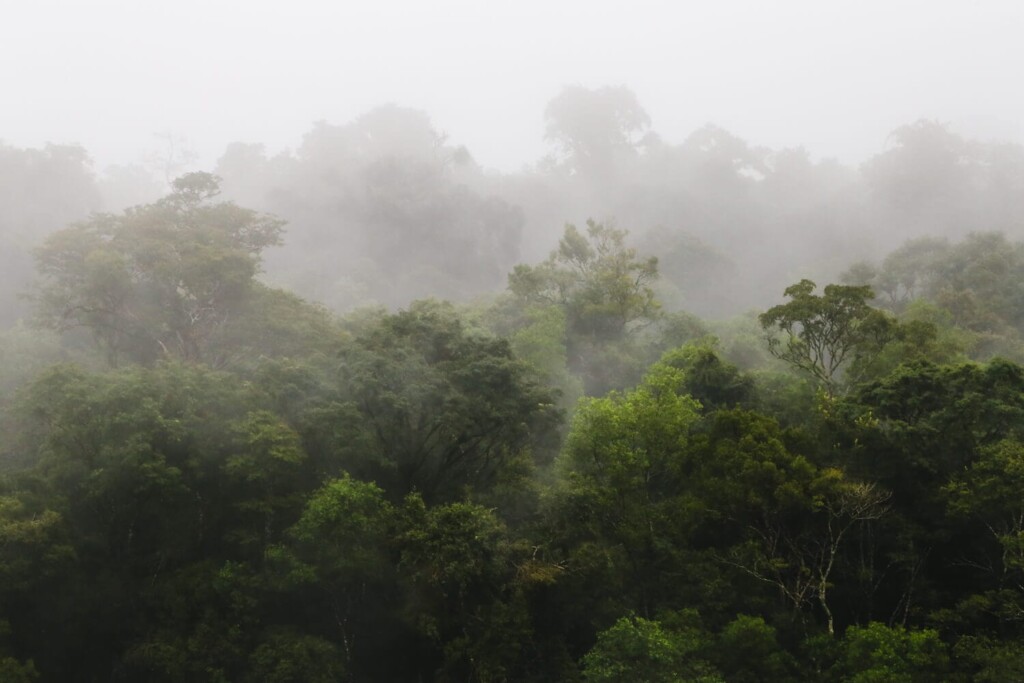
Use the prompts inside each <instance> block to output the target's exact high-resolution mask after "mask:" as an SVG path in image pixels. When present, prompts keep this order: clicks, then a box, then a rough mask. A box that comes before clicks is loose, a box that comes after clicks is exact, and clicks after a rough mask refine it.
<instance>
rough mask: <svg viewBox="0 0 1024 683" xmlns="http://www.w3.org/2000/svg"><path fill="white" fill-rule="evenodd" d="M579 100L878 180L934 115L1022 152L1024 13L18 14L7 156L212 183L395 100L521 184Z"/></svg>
mask: <svg viewBox="0 0 1024 683" xmlns="http://www.w3.org/2000/svg"><path fill="white" fill-rule="evenodd" d="M565 84H582V85H585V86H590V87H596V86H602V85H626V86H628V87H630V88H632V89H633V90H634V91H635V92H636V93H637V96H638V97H639V99H640V102H641V103H642V104H643V106H644V107H645V108H646V109H647V111H648V113H649V114H650V115H651V118H652V120H653V129H654V130H655V131H657V132H658V133H660V134H661V135H662V137H663V138H665V139H666V140H668V141H669V142H681V141H682V140H683V139H684V138H685V137H686V136H687V135H688V134H689V133H690V132H692V131H693V130H694V129H696V128H697V127H699V126H701V125H703V124H704V123H708V122H713V123H715V124H717V125H720V126H722V127H724V128H727V129H729V130H730V131H732V132H733V133H735V134H737V135H739V136H740V137H742V138H744V139H746V140H747V141H748V142H750V143H752V144H757V145H767V146H771V147H787V146H799V145H802V146H804V147H806V148H807V149H808V150H809V151H811V153H812V154H813V156H815V157H816V158H821V157H830V156H834V157H838V158H840V159H841V160H842V161H844V162H848V163H856V162H859V161H861V160H862V159H864V158H865V157H867V156H869V155H871V154H874V153H876V152H878V151H880V150H881V149H882V147H883V146H884V144H885V138H886V135H887V134H888V133H889V132H890V131H891V130H892V129H893V128H894V127H896V126H898V125H901V124H904V123H910V122H912V121H914V120H916V119H918V118H922V117H923V118H932V119H938V120H940V121H944V122H947V123H950V124H952V125H953V127H954V129H956V130H958V131H961V132H964V133H967V134H969V135H972V136H978V137H983V138H992V137H995V138H1003V139H1013V140H1016V141H1018V142H1021V141H1024V87H1022V86H1024V2H1019V1H1017V0H1005V1H1000V2H997V1H994V0H993V1H988V2H985V1H982V0H962V1H958V2H950V1H946V0H942V1H939V0H932V1H931V2H928V1H910V0H872V1H868V0H855V1H849V0H807V1H805V0H799V1H797V0H772V1H768V0H762V1H757V0H750V1H739V0H728V1H723V0H700V1H692V0H691V1H682V0H676V1H674V2H672V1H668V0H666V1H664V2H648V1H638V0H632V1H631V2H628V3H627V2H602V1H597V0H565V1H559V0H546V1H536V0H511V1H508V2H498V1H495V0H491V1H488V0H466V1H462V0H436V1H427V0H423V1H421V2H413V1H409V2H397V1H394V0H392V1H386V0H372V1H369V2H359V3H356V2H349V1H345V0H335V1H333V2H329V1H326V0H325V1H314V0H279V1H274V2H268V1H264V0H250V1H248V2H241V1H238V2H228V1H225V0H219V1H218V0H164V1H161V2H154V1H152V0H0V140H2V141H4V142H6V143H7V144H12V145H16V146H33V147H34V146H40V145H42V144H44V143H46V142H48V141H50V142H58V143H64V142H77V143H80V144H82V145H84V146H85V147H86V148H87V149H88V150H89V152H90V153H91V154H92V156H93V157H94V158H95V159H96V165H97V167H98V168H102V167H104V166H105V165H107V164H109V163H128V162H133V161H140V160H141V159H142V157H143V155H144V153H145V152H146V151H151V150H155V149H159V148H160V147H161V143H160V142H159V141H158V140H157V139H156V138H155V137H154V133H157V132H170V133H172V134H174V135H176V136H182V137H184V138H186V139H187V140H188V142H189V144H190V146H191V147H192V148H194V149H195V150H196V151H197V152H199V153H200V155H201V157H200V158H201V162H202V165H203V166H205V167H209V166H211V165H212V164H213V162H214V161H215V159H216V158H217V157H219V156H220V154H221V153H222V152H223V150H224V147H225V146H226V145H227V144H228V143H229V142H233V141H243V142H262V143H265V144H266V145H267V147H268V149H269V150H270V151H271V152H273V151H277V150H280V149H284V148H289V147H292V148H293V147H295V146H296V145H297V144H298V143H299V142H300V140H301V137H302V135H303V133H305V132H306V131H308V130H309V128H310V127H311V125H312V123H313V122H314V121H317V120H326V121H329V122H331V123H345V122H348V121H350V120H351V119H353V118H354V117H356V116H358V115H359V114H361V113H363V112H365V111H367V110H369V109H370V108H372V107H374V106H376V105H379V104H383V103H386V102H394V103H397V104H400V105H404V106H410V107H414V108H418V109H423V110H425V111H427V112H428V113H429V114H430V115H431V117H432V118H433V120H434V123H435V125H436V126H437V127H438V128H439V129H441V130H443V131H444V132H446V133H447V134H448V135H449V138H450V140H451V141H452V142H455V143H458V144H465V145H467V147H468V148H469V150H470V152H471V153H472V154H473V155H474V157H475V158H476V159H477V160H478V161H479V162H480V163H482V164H483V165H485V166H487V167H491V168H497V169H501V170H516V169H518V168H520V167H521V166H522V165H524V164H528V163H532V162H534V161H536V160H537V159H538V158H539V157H540V156H541V155H542V154H543V153H544V152H545V150H546V146H545V144H544V141H543V109H544V106H545V104H546V103H547V101H548V100H549V99H551V98H552V97H554V96H555V95H556V94H557V93H558V92H559V90H560V89H561V87H562V86H563V85H565Z"/></svg>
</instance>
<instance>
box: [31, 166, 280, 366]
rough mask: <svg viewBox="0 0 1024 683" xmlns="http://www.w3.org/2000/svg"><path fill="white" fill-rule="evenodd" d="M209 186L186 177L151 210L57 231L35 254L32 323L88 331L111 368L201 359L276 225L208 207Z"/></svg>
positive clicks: (251, 280)
mask: <svg viewBox="0 0 1024 683" xmlns="http://www.w3.org/2000/svg"><path fill="white" fill-rule="evenodd" d="M218 191H219V189H218V179H217V178H216V177H215V176H212V175H210V174H207V173H191V174H188V175H185V176H182V177H181V178H178V179H177V180H175V181H174V186H173V191H172V192H171V194H169V195H168V196H167V197H165V198H163V199H161V200H160V201H158V202H156V203H155V204H150V205H147V206H142V207H137V208H133V209H129V210H127V211H125V212H124V213H123V214H121V215H117V216H115V215H100V216H97V217H95V218H93V219H92V220H89V221H87V222H85V223H80V224H78V225H75V226H73V227H71V228H68V229H66V230H63V231H61V232H58V233H56V234H54V235H52V236H51V237H50V239H48V240H47V241H46V243H45V245H44V246H43V247H41V248H40V249H38V250H37V252H36V263H37V267H38V269H39V272H40V274H41V275H42V276H43V284H42V286H41V289H40V292H39V294H38V295H37V309H38V316H39V318H40V320H41V321H42V322H43V323H44V324H46V325H48V326H50V327H53V328H56V329H59V330H64V329H69V328H74V327H83V328H86V329H88V330H89V331H91V332H92V333H93V335H94V337H95V339H96V341H97V342H98V343H99V345H100V346H101V347H102V348H103V349H104V351H106V353H107V356H108V358H109V359H110V361H111V363H112V364H117V362H118V361H119V360H120V359H121V358H122V357H127V358H129V359H131V360H135V361H141V362H149V361H152V360H153V359H155V358H158V357H160V356H171V357H176V358H181V359H184V360H205V359H207V351H208V346H209V345H210V343H211V341H212V340H213V339H214V338H215V337H216V336H217V335H218V334H219V333H220V332H221V331H222V330H223V328H224V327H225V325H226V324H227V323H228V322H229V321H231V320H232V319H233V318H234V317H235V316H236V315H237V314H238V313H239V312H240V311H241V310H242V308H243V306H244V304H245V303H246V301H247V298H248V297H249V295H250V294H251V292H252V291H253V288H254V286H255V276H256V273H257V272H258V270H259V264H260V253H261V252H262V251H263V250H264V249H265V248H266V247H268V246H271V245H273V244H277V243H278V242H279V240H280V234H281V227H282V225H283V224H282V223H281V221H279V220H277V219H275V218H273V217H270V216H266V215H261V214H258V213H256V212H255V211H251V210H248V209H243V208H240V207H238V206H235V205H234V204H230V203H213V202H212V201H211V200H212V199H213V198H214V197H216V196H217V194H218Z"/></svg>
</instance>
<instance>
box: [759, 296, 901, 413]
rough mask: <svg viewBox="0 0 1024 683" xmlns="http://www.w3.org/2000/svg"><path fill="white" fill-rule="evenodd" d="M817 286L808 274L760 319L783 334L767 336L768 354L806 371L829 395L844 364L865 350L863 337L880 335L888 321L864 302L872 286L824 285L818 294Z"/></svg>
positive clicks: (865, 340)
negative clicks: (782, 337) (815, 292)
mask: <svg viewBox="0 0 1024 683" xmlns="http://www.w3.org/2000/svg"><path fill="white" fill-rule="evenodd" d="M815 287H816V285H815V284H814V283H813V282H811V281H810V280H806V279H805V280H801V281H800V282H798V283H797V284H795V285H791V286H789V287H787V288H786V291H785V294H786V296H788V297H789V298H790V301H789V302H787V303H785V304H780V305H778V306H773V307H772V308H770V309H768V310H767V311H765V312H764V313H762V314H761V315H760V316H759V318H758V319H759V320H760V322H761V326H762V327H763V328H764V329H765V330H770V331H772V332H774V330H776V329H777V330H779V331H781V332H783V333H784V334H785V338H784V339H783V340H780V339H779V338H778V337H777V336H775V335H774V334H769V336H768V337H767V340H768V349H769V350H770V351H771V353H772V355H774V356H775V357H776V358H779V359H781V360H784V361H786V362H787V363H789V364H791V365H793V366H794V367H797V368H799V369H800V370H803V371H804V372H807V373H809V374H810V375H811V376H812V377H814V378H815V379H816V380H817V381H818V382H820V383H821V384H822V385H823V386H824V387H825V390H826V391H827V392H828V394H829V395H830V396H831V395H832V394H834V393H835V391H836V388H837V385H838V379H839V373H840V370H841V369H842V368H843V365H844V363H846V361H847V360H851V359H852V358H853V357H854V356H855V355H856V354H857V353H858V351H861V350H862V349H865V344H866V342H868V341H871V340H875V339H879V338H883V339H884V338H885V336H886V335H888V334H889V331H890V327H891V325H890V321H889V319H888V318H886V317H885V316H884V314H882V313H881V312H879V311H877V310H875V309H873V308H871V307H870V306H869V305H868V303H867V302H868V301H870V300H871V299H872V298H874V293H873V292H872V291H871V288H870V287H868V286H852V285H827V286H826V287H825V291H824V294H823V295H822V296H816V295H815V294H814V289H815Z"/></svg>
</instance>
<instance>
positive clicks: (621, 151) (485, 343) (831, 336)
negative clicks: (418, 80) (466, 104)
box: [0, 86, 1024, 683]
mask: <svg viewBox="0 0 1024 683" xmlns="http://www.w3.org/2000/svg"><path fill="white" fill-rule="evenodd" d="M543 115H544V121H545V125H546V128H545V136H546V140H547V142H548V144H549V149H550V153H549V154H548V155H547V156H545V157H544V158H542V159H539V160H537V161H536V162H535V163H533V164H530V165H528V166H524V167H523V169H522V170H521V171H519V172H514V173H511V172H504V173H503V172H497V171H493V170H488V169H485V168H483V167H482V166H481V165H479V164H478V163H477V162H476V161H475V160H474V157H473V155H472V153H471V150H468V149H466V148H465V147H461V146H455V145H452V144H449V142H448V140H447V138H446V136H445V135H444V134H442V133H441V132H440V131H438V130H437V129H435V127H434V126H433V124H432V122H431V119H430V118H429V116H428V115H427V114H425V113H423V112H420V111H417V110H413V109H406V108H402V107H399V106H395V105H387V106H382V107H379V108H376V109H373V110H371V111H369V112H367V113H365V114H364V115H362V116H360V117H358V118H356V119H354V120H352V121H350V122H348V123H344V124H330V123H326V122H324V123H319V124H316V125H315V126H313V127H312V128H311V129H310V130H309V131H308V132H307V133H306V135H305V137H304V138H303V142H302V144H301V146H299V147H298V148H296V149H295V150H293V151H287V152H281V153H275V154H268V153H267V152H266V151H265V149H264V148H263V147H262V146H261V145H258V144H247V143H241V142H239V143H233V144H230V145H229V146H227V147H226V149H225V150H224V152H223V155H222V156H221V157H220V159H219V161H218V162H217V164H216V166H215V167H214V168H209V169H193V168H188V167H187V164H183V163H180V159H176V158H174V156H173V155H170V154H169V155H167V156H166V157H165V158H164V159H163V162H162V167H160V168H159V169H154V168H149V169H147V168H143V167H141V166H122V167H117V168H110V169H106V170H105V171H104V172H102V173H101V172H98V171H96V170H95V169H94V168H93V165H92V162H91V159H90V155H89V152H88V151H87V150H85V149H83V148H81V147H76V146H67V145H63V146H62V145H50V146H46V147H42V148H19V147H14V146H7V145H0V680H2V681H5V682H9V683H28V682H31V681H43V682H47V681H62V682H65V681H66V682H75V681H81V682H94V681H95V682H98V681H113V682H118V681H154V682H159V681H168V682H171V681H210V682H227V681H239V682H243V683H244V682H249V683H256V682H260V683H291V682H294V683H299V682H307V683H318V682H326V681H421V682H422V681H437V682H439V683H441V682H448V681H450V682H455V681H468V682H476V683H501V682H505V681H524V682H530V681H535V682H540V681H581V682H583V681H586V682H600V683H606V682H608V683H610V682H615V681H619V682H627V681H649V682H652V683H669V682H682V681H694V682H697V681H700V682H702V683H712V682H716V681H723V682H724V681H728V682H734V681H735V682H739V683H752V682H756V681H794V682H795V681H821V682H832V681H854V682H858V683H868V682H874V681H879V682H880V681H885V682H887V683H889V682H893V683H900V682H906V683H919V682H922V683H923V682H928V681H935V682H938V681H965V682H966V681H983V682H991V683H1000V682H1005V681H1016V680H1024V241H1022V240H1024V147H1022V146H1021V145H1017V144H1012V143H995V142H986V141H979V140H973V139H967V138H965V137H962V136H960V135H958V134H956V133H954V132H953V131H952V130H951V129H950V128H949V127H947V126H946V125H944V124H943V123H941V122H936V121H930V120H921V121H916V122H910V123H907V124H906V125H904V126H901V127H899V128H897V129H896V130H894V131H892V133H891V135H890V136H889V138H888V139H887V141H886V144H885V147H884V148H883V149H881V150H880V151H878V152H877V153H876V154H875V155H874V156H872V157H871V158H870V159H868V160H867V161H866V162H864V163H863V164H860V165H858V166H845V165H843V164H840V163H839V162H837V161H829V160H823V161H812V158H811V156H810V154H809V153H808V152H807V151H806V150H804V149H800V148H797V149H769V148H764V147H759V146H757V145H756V144H752V143H748V142H746V141H744V140H742V139H740V138H739V137H737V136H735V135H733V134H731V133H730V132H728V131H727V130H724V129H722V128H719V127H716V126H714V125H707V126H705V127H702V128H700V129H698V130H696V131H694V132H693V133H692V134H691V135H690V136H689V137H688V138H687V139H686V140H685V141H684V142H683V143H681V144H671V143H668V142H666V141H664V140H663V139H662V138H661V137H660V136H659V135H658V133H657V132H656V131H654V130H652V126H651V118H650V116H649V114H648V113H647V112H646V111H645V109H644V108H643V107H642V106H641V104H640V102H639V101H638V99H637V97H636V96H635V95H634V94H633V93H632V92H631V91H630V90H628V89H626V88H624V87H604V88H596V89H588V88H584V87H580V86H573V87H567V88H565V89H564V90H563V91H562V92H561V93H560V94H559V95H558V96H557V97H556V98H554V99H553V100H551V101H550V103H549V104H548V105H547V107H546V109H545V110H544V112H543ZM155 171H158V172H155Z"/></svg>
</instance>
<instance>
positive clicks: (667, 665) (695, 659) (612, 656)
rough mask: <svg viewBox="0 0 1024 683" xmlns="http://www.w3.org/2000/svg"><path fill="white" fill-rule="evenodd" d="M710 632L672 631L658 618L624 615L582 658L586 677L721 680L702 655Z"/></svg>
mask: <svg viewBox="0 0 1024 683" xmlns="http://www.w3.org/2000/svg"><path fill="white" fill-rule="evenodd" d="M707 640H709V638H708V637H707V634H705V633H702V632H701V631H700V630H699V629H696V628H688V629H685V630H681V631H671V630H668V629H665V628H663V627H662V625H661V624H660V623H659V622H657V621H649V620H647V619H643V618H640V617H623V618H621V619H619V620H618V621H617V622H615V624H614V625H612V626H611V627H610V628H608V629H607V630H605V631H602V632H601V633H600V635H598V637H597V643H596V644H595V645H594V648H593V649H592V650H591V651H590V652H588V653H587V655H586V656H585V657H584V658H583V677H584V678H585V679H586V680H587V681H591V682H592V683H627V682H628V681H644V682H645V683H721V681H723V680H724V679H722V677H721V676H720V675H719V674H718V672H717V671H715V668H714V667H713V666H712V665H711V664H709V663H708V662H707V661H705V660H704V659H703V658H702V657H701V654H700V652H701V650H702V649H704V648H705V647H706V645H707V642H706V641H707Z"/></svg>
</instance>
